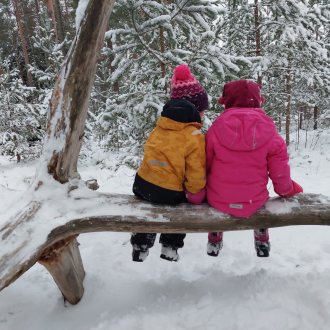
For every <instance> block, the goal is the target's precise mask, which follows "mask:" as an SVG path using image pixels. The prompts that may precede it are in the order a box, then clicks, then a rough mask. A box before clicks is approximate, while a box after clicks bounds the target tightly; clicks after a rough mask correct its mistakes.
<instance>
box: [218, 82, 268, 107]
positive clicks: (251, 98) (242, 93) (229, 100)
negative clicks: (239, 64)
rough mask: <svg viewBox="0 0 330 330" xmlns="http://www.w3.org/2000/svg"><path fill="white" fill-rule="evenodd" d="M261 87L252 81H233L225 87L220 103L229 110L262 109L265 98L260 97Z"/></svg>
mask: <svg viewBox="0 0 330 330" xmlns="http://www.w3.org/2000/svg"><path fill="white" fill-rule="evenodd" d="M260 90H261V86H260V85H259V84H257V83H255V82H254V81H251V80H236V81H231V82H229V83H227V84H225V86H224V87H223V92H222V96H221V97H220V98H219V100H218V102H219V103H220V104H223V105H224V106H225V109H229V108H260V107H261V105H262V103H263V102H264V100H265V99H264V98H263V97H262V96H261V95H260Z"/></svg>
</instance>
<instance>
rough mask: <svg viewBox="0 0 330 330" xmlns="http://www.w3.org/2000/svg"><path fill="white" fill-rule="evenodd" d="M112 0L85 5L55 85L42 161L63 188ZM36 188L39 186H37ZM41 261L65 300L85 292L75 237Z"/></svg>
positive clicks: (70, 174) (73, 169)
mask: <svg viewBox="0 0 330 330" xmlns="http://www.w3.org/2000/svg"><path fill="white" fill-rule="evenodd" d="M114 3H115V0H90V1H89V4H88V6H87V9H86V12H85V15H84V18H83V20H82V23H81V26H80V27H79V30H78V33H77V35H76V38H75V40H74V41H73V42H72V46H71V49H70V50H69V52H68V54H67V57H66V60H65V62H64V65H63V66H62V68H61V70H60V73H59V76H58V78H57V80H56V83H55V87H54V90H53V94H52V98H51V102H50V111H49V117H48V121H47V138H46V141H45V144H44V157H45V158H46V160H48V166H47V167H48V173H49V174H51V175H52V176H53V177H54V179H55V180H57V181H59V182H61V183H65V182H68V181H69V179H72V178H75V177H79V174H78V172H77V162H78V156H79V152H80V148H81V144H82V139H83V136H84V128H85V120H86V117H87V110H88V100H89V96H90V92H91V89H92V84H93V82H94V79H95V71H96V66H97V59H98V56H99V55H98V54H99V50H100V48H101V46H102V44H103V41H104V33H105V31H106V27H107V26H108V22H109V16H110V13H111V11H112V8H113V5H114ZM38 184H39V183H38ZM40 262H41V263H42V264H43V265H44V266H45V267H46V268H47V270H48V271H49V272H50V273H51V275H52V276H53V278H54V280H55V282H56V284H57V286H58V287H59V289H60V291H61V292H62V294H63V296H64V297H65V299H67V300H68V301H69V302H70V303H72V304H76V303H78V302H79V300H80V299H81V297H82V295H83V293H84V288H83V279H84V276H85V271H84V267H83V264H82V260H81V257H80V252H79V248H78V242H77V241H76V238H75V237H73V238H70V239H69V240H68V241H64V242H62V243H61V245H60V247H58V246H56V245H54V246H51V247H50V249H49V250H48V251H47V252H46V253H45V254H44V255H43V256H42V258H41V259H40Z"/></svg>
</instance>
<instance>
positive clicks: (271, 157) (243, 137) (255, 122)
mask: <svg viewBox="0 0 330 330" xmlns="http://www.w3.org/2000/svg"><path fill="white" fill-rule="evenodd" d="M288 161H289V157H288V153H287V147H286V144H285V142H284V140H283V139H282V138H281V137H280V136H279V135H278V133H277V131H276V127H275V124H274V122H273V121H272V119H271V118H270V117H268V116H267V115H266V114H265V112H264V111H263V109H261V108H229V109H226V110H225V111H224V112H223V113H222V114H221V115H220V116H219V117H218V118H217V119H216V121H215V122H214V123H213V125H212V126H211V128H210V129H209V130H208V132H207V135H206V168H207V200H208V203H209V204H210V205H211V206H213V207H214V208H216V209H218V210H220V211H222V212H225V213H228V214H231V215H234V216H237V217H244V218H245V217H249V216H251V215H252V214H254V213H255V212H256V211H257V210H258V209H259V208H260V207H262V206H263V205H264V204H265V203H266V201H267V200H268V198H269V193H268V190H267V183H268V177H270V178H271V180H272V181H273V185H274V190H275V191H276V193H277V194H279V195H286V194H287V193H289V191H291V190H292V181H291V177H290V167H289V164H288Z"/></svg>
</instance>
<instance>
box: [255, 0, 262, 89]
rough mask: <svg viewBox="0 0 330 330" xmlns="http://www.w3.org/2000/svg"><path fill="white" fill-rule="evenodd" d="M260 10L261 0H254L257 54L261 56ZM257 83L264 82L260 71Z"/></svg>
mask: <svg viewBox="0 0 330 330" xmlns="http://www.w3.org/2000/svg"><path fill="white" fill-rule="evenodd" d="M260 24H261V19H260V10H259V1H258V0H254V26H255V40H256V56H258V57H260V56H261V33H260ZM257 83H258V84H260V85H261V84H262V76H261V75H259V73H258V78H257Z"/></svg>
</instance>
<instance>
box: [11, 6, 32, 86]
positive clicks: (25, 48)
mask: <svg viewBox="0 0 330 330" xmlns="http://www.w3.org/2000/svg"><path fill="white" fill-rule="evenodd" d="M12 3H13V7H14V12H15V18H16V23H17V28H18V35H19V38H20V41H21V46H22V51H23V57H24V63H25V69H26V80H27V85H28V86H32V85H33V79H32V75H31V73H30V72H29V69H28V65H29V64H30V58H29V52H28V44H27V41H26V38H25V31H24V25H23V24H22V17H21V12H20V8H19V6H18V3H17V0H12Z"/></svg>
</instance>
